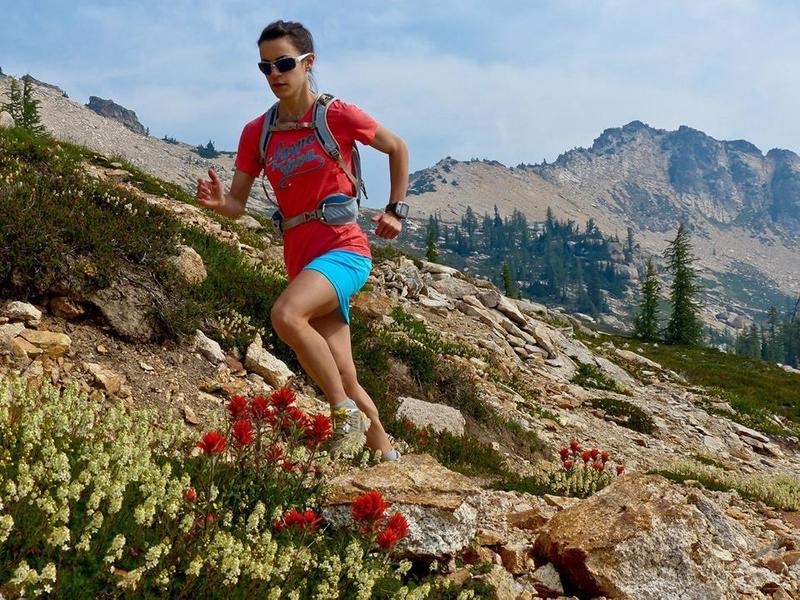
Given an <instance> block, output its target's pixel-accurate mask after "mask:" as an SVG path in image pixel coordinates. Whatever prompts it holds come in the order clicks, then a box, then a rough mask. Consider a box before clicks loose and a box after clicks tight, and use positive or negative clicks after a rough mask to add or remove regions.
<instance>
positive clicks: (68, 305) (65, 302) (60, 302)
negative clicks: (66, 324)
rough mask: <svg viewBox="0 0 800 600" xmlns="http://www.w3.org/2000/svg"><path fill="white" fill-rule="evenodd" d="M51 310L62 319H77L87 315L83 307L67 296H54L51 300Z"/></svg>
mask: <svg viewBox="0 0 800 600" xmlns="http://www.w3.org/2000/svg"><path fill="white" fill-rule="evenodd" d="M50 310H51V311H52V313H53V314H54V315H56V316H57V317H61V318H62V319H77V318H79V317H82V316H83V315H84V314H86V311H85V310H83V307H82V306H81V305H80V304H78V303H76V302H74V301H73V300H71V299H70V298H69V297H67V296H54V297H53V298H51V299H50Z"/></svg>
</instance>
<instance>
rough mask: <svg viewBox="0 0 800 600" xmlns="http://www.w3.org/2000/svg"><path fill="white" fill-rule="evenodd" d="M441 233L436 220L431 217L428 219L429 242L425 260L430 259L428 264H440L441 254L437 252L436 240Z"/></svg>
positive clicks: (426, 247)
mask: <svg viewBox="0 0 800 600" xmlns="http://www.w3.org/2000/svg"><path fill="white" fill-rule="evenodd" d="M438 231H439V224H438V223H437V222H436V220H435V219H434V218H433V217H432V216H431V217H429V219H428V240H427V242H426V246H425V258H427V259H428V262H432V263H435V262H438V261H439V253H438V252H437V251H436V239H437V238H438V237H439V236H438Z"/></svg>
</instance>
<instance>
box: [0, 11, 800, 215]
mask: <svg viewBox="0 0 800 600" xmlns="http://www.w3.org/2000/svg"><path fill="white" fill-rule="evenodd" d="M0 15H2V18H0V68H2V69H3V71H4V72H5V73H6V74H12V75H17V76H19V75H22V74H25V73H30V74H31V75H33V76H34V77H36V78H37V79H41V80H43V81H46V82H48V83H53V84H55V85H58V86H59V87H61V88H62V89H64V90H65V91H66V92H67V93H68V94H69V96H70V98H72V99H73V100H76V101H80V102H81V103H86V102H88V98H89V96H90V95H94V96H100V97H102V98H111V99H113V100H114V101H115V102H117V103H119V104H121V105H123V106H125V107H126V108H129V109H132V110H134V111H135V112H136V114H137V115H138V117H139V120H140V121H141V122H142V124H143V125H145V126H146V127H149V129H150V133H151V135H154V136H157V137H163V136H164V135H169V136H171V137H175V138H177V139H179V140H181V141H185V142H188V143H191V144H200V143H203V144H205V143H206V142H207V141H208V140H209V139H210V140H213V141H214V144H215V146H216V147H217V149H223V150H234V149H235V148H236V146H237V144H238V140H239V135H240V134H241V130H242V127H243V125H244V124H245V123H246V122H247V121H249V120H251V119H252V118H254V117H255V116H257V115H259V114H261V113H263V112H264V111H265V110H266V109H267V108H269V106H270V105H271V104H272V103H273V102H274V97H273V96H272V93H271V92H270V90H269V87H268V86H267V83H266V80H265V78H264V77H263V75H261V73H260V72H259V71H258V68H257V66H256V63H257V61H258V48H257V46H256V41H257V39H258V36H259V34H260V33H261V30H262V29H263V27H264V26H266V25H267V24H268V23H269V22H271V21H273V20H276V19H284V20H295V21H300V22H301V23H303V24H304V25H306V26H307V27H308V28H309V29H310V30H311V32H312V34H313V36H314V39H315V46H316V48H315V49H316V54H317V60H316V63H315V70H316V72H317V73H316V80H317V84H318V89H319V90H320V91H326V92H330V93H333V94H334V95H336V96H339V97H341V98H343V99H345V100H347V101H348V102H351V103H353V104H356V105H358V106H359V107H360V108H362V109H363V110H365V111H366V112H367V113H369V114H370V115H372V116H373V117H374V118H375V119H376V120H377V121H378V122H380V123H381V124H382V125H384V126H385V127H387V128H388V129H390V130H392V131H394V132H395V133H397V134H398V135H400V136H401V137H402V138H403V139H404V140H405V141H406V143H407V145H408V147H409V152H410V170H411V171H412V172H413V171H416V170H419V169H423V168H426V167H429V166H431V165H433V164H435V163H436V162H438V161H439V160H441V159H442V158H444V157H446V156H451V157H453V158H455V159H458V160H469V159H472V158H487V159H492V160H498V161H500V162H502V163H504V164H506V165H509V166H513V165H517V164H519V163H537V162H541V161H542V160H543V159H546V160H548V161H551V160H554V159H555V158H556V157H557V156H558V154H560V153H562V152H564V151H567V150H570V149H572V148H574V147H579V146H581V147H588V146H591V144H592V141H593V140H594V139H595V138H596V137H597V136H599V135H600V133H601V132H602V131H603V130H604V129H606V128H609V127H620V126H622V125H624V124H625V123H628V122H630V121H633V120H637V119H638V120H641V121H644V122H645V123H647V124H649V125H651V126H653V127H656V128H659V129H669V130H672V129H677V128H678V127H679V126H680V125H688V126H690V127H694V128H696V129H700V130H702V131H704V132H706V133H708V134H709V135H711V136H712V137H715V138H717V139H746V140H748V141H750V142H752V143H754V144H755V145H756V146H758V147H759V148H760V149H761V150H762V151H764V152H766V151H767V150H769V149H770V148H773V147H779V148H788V149H791V150H794V151H795V152H798V151H800V77H798V76H797V72H798V64H797V61H798V57H800V2H796V1H795V0H669V1H667V0H528V1H521V0H520V1H517V2H508V1H504V0H492V1H491V2H487V1H485V0H484V1H467V0H465V1H463V2H456V1H451V0H439V1H437V2H430V1H421V0H413V1H411V0H410V1H407V2H401V1H393V0H382V1H378V0H375V1H362V2H354V1H350V0H339V1H337V2H330V1H328V2H317V1H315V0H306V1H305V2H297V1H296V0H295V1H291V2H289V1H280V2H268V1H263V0H262V1H251V0H216V1H214V0H193V1H188V0H174V1H164V0H161V1H154V0H135V1H128V0H115V1H113V2H109V1H108V0H102V1H100V0H98V1H95V0H87V1H82V0H69V1H63V0H26V1H24V2H21V1H19V0H0ZM362 156H363V160H364V172H365V178H366V181H367V189H368V190H369V192H370V199H369V201H368V202H367V203H366V205H368V206H376V207H377V206H383V205H384V204H385V203H386V199H387V198H388V193H389V176H388V161H387V158H386V155H384V154H381V153H380V152H378V151H376V150H374V149H367V150H366V151H364V152H363V153H362Z"/></svg>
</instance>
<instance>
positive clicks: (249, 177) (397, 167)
mask: <svg viewBox="0 0 800 600" xmlns="http://www.w3.org/2000/svg"><path fill="white" fill-rule="evenodd" d="M258 49H259V52H260V55H261V60H260V62H259V63H258V66H259V68H260V69H261V71H262V72H263V73H264V75H265V76H266V78H267V82H268V83H269V87H270V89H271V90H272V92H273V93H274V94H275V96H276V97H277V98H278V104H277V114H276V119H275V123H274V126H273V127H271V128H270V135H269V137H268V143H267V147H266V149H265V151H264V153H263V156H264V160H263V161H262V158H261V157H262V150H261V149H260V148H259V142H260V140H261V133H262V127H263V125H264V119H265V115H261V116H260V117H258V118H256V119H254V120H252V121H250V122H249V123H247V125H245V126H244V130H243V131H242V135H241V138H240V140H239V148H238V152H237V155H236V162H235V167H236V171H235V173H234V176H233V181H232V183H231V188H230V191H228V192H225V193H223V189H222V186H221V184H220V182H219V179H218V178H217V175H216V173H215V172H214V170H213V169H209V171H208V175H209V177H210V179H209V180H203V179H198V180H197V201H198V203H199V204H201V205H202V206H206V207H208V208H211V209H212V210H214V211H216V212H217V213H219V214H221V215H223V216H226V217H230V218H237V217H239V216H240V215H242V214H243V213H244V210H245V205H246V204H247V199H248V196H249V194H250V190H251V188H252V186H253V182H254V181H255V179H256V178H257V177H258V176H259V175H260V174H261V173H262V171H263V173H264V175H266V177H267V178H268V179H269V182H270V184H271V185H272V189H273V190H274V193H275V196H276V198H277V203H278V206H279V208H280V212H281V215H282V218H283V222H284V223H285V224H288V223H291V224H292V226H291V227H288V228H284V230H283V243H284V248H283V256H284V262H285V263H286V270H287V272H288V276H289V285H288V287H287V288H286V289H285V290H284V292H283V293H282V294H281V295H280V296H279V297H278V299H277V300H276V301H275V304H274V305H273V307H272V311H271V314H270V317H271V319H272V326H273V328H274V330H275V332H276V333H277V335H278V336H279V337H280V338H281V339H282V340H283V341H284V342H285V343H286V344H287V345H288V346H289V347H291V348H292V350H294V352H295V353H296V355H297V358H298V360H299V361H300V364H301V365H302V367H303V369H304V370H305V371H306V373H308V375H310V376H311V378H312V379H313V380H314V381H315V382H316V383H317V385H318V386H319V387H320V388H321V389H322V391H323V393H324V394H325V396H326V398H327V399H328V401H329V402H330V405H331V414H332V416H333V417H334V418H333V421H334V435H333V441H332V443H331V454H332V455H338V454H344V453H347V454H350V453H353V452H355V451H357V450H358V449H359V448H360V447H361V445H362V444H363V443H364V437H365V436H366V443H367V446H368V447H369V448H371V449H372V450H381V452H382V453H383V458H384V460H397V459H398V458H400V454H399V452H398V451H397V450H396V449H394V448H392V445H391V443H390V441H389V438H388V436H387V435H386V432H385V431H384V429H383V425H381V422H380V418H379V416H378V411H377V409H376V407H375V404H374V403H373V401H372V399H371V398H370V397H369V395H368V394H367V392H366V391H365V390H364V388H362V387H361V385H359V383H358V379H357V377H356V368H355V364H354V363H353V354H352V349H351V345H350V326H349V322H350V296H352V295H353V294H354V293H356V292H357V291H358V290H360V289H361V287H362V286H363V285H364V283H365V282H366V280H367V277H368V276H369V273H370V270H371V268H372V255H371V253H370V249H369V241H368V239H367V236H366V234H365V233H364V231H363V230H362V229H361V227H359V225H358V223H349V224H344V225H331V224H330V223H327V222H324V221H322V220H319V219H318V218H313V217H311V218H308V215H307V216H306V217H299V218H298V219H294V220H292V217H297V216H298V215H302V214H303V213H309V214H313V211H315V210H316V209H317V208H318V205H319V203H320V201H321V200H322V199H323V198H326V197H328V196H331V195H332V194H334V195H338V196H339V197H340V198H341V196H343V195H344V196H356V195H357V194H358V192H359V190H357V189H356V184H355V183H354V177H353V175H352V165H353V149H354V145H355V142H356V141H358V142H361V143H362V144H366V145H369V146H372V147H373V148H376V149H378V150H380V151H381V152H384V153H386V154H388V155H389V172H390V179H391V192H390V194H389V203H388V205H387V207H386V209H385V211H384V212H383V213H382V214H380V215H376V216H374V217H372V221H373V222H374V223H377V227H376V230H375V233H376V235H378V236H380V237H382V238H385V239H394V238H396V237H397V236H398V234H399V233H400V230H401V228H402V219H403V218H404V217H405V216H406V214H407V212H408V205H406V204H405V203H403V202H402V200H403V199H404V198H405V195H406V190H407V188H408V150H407V148H406V145H405V143H404V142H403V140H402V139H400V137H398V136H397V135H395V134H394V133H392V132H391V131H389V130H388V129H386V128H385V127H383V126H381V125H379V124H378V123H377V122H376V121H375V120H374V119H372V117H370V116H369V115H367V114H366V113H364V112H363V111H361V110H360V109H359V108H358V107H356V106H354V105H352V104H348V103H346V102H343V101H341V100H338V99H337V100H333V101H332V102H331V103H330V105H329V106H328V110H327V123H328V126H329V128H330V132H331V134H332V135H333V137H334V138H335V139H336V142H338V145H339V147H340V149H341V156H340V158H339V159H338V160H336V159H334V158H333V157H331V156H330V155H329V154H328V153H327V152H326V151H325V148H324V147H323V146H322V145H321V144H320V142H319V139H318V137H317V135H316V134H315V131H314V128H313V127H310V125H311V124H313V122H314V108H315V106H316V105H317V103H318V96H319V95H318V94H317V92H316V91H315V90H314V89H313V88H312V87H311V84H310V81H309V78H310V76H311V75H312V72H311V70H312V67H313V64H314V59H315V54H314V41H313V38H312V37H311V33H310V32H309V31H308V29H306V28H305V27H304V26H303V25H301V24H300V23H295V22H286V21H275V22H274V23H270V24H269V25H267V27H266V28H265V29H264V31H263V32H262V33H261V36H260V37H259V39H258ZM298 221H299V222H298ZM359 409H360V410H359ZM362 411H363V413H364V414H366V416H367V417H368V419H369V427H368V428H367V424H365V422H364V419H363V417H362V414H361V413H362Z"/></svg>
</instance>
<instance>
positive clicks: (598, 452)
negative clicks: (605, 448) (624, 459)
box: [592, 448, 600, 460]
mask: <svg viewBox="0 0 800 600" xmlns="http://www.w3.org/2000/svg"><path fill="white" fill-rule="evenodd" d="M598 456H600V450H598V449H597V448H592V458H593V459H594V460H597V457H598Z"/></svg>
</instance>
